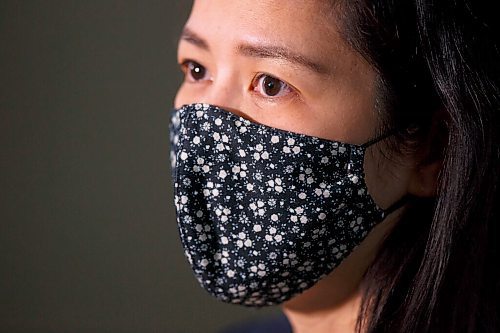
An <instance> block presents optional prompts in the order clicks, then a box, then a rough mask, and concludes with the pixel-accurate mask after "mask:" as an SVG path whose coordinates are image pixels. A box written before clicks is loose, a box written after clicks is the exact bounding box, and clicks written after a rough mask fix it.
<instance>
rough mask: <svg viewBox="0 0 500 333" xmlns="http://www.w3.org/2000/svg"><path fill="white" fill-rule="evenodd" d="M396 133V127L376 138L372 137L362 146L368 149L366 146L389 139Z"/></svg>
mask: <svg viewBox="0 0 500 333" xmlns="http://www.w3.org/2000/svg"><path fill="white" fill-rule="evenodd" d="M394 133H396V129H393V130H390V131H388V132H387V133H385V134H382V135H381V136H378V137H376V138H374V139H371V140H369V141H368V142H365V143H363V144H362V145H361V146H360V147H361V148H365V149H366V148H368V147H370V146H373V145H374V144H376V143H378V142H380V141H382V140H384V139H387V138H388V137H390V136H392V135H394Z"/></svg>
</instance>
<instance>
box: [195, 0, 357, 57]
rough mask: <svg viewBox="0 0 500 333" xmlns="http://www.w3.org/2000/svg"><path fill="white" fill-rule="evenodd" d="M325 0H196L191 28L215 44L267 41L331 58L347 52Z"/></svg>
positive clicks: (333, 16) (332, 11) (330, 8)
mask: <svg viewBox="0 0 500 333" xmlns="http://www.w3.org/2000/svg"><path fill="white" fill-rule="evenodd" d="M328 3H330V2H328V1H321V0H308V1H303V0H285V1H283V0H281V1H279V0H274V1H271V0H258V1H255V0H237V1H234V0H195V2H194V6H193V10H192V13H191V16H190V18H189V20H188V23H187V26H188V27H189V28H190V30H193V31H195V32H197V33H199V34H202V35H203V36H204V37H205V38H206V39H209V40H210V41H211V42H212V43H217V42H218V41H219V42H223V43H224V44H235V43H238V42H241V41H247V42H254V41H260V42H262V41H265V42H268V43H272V44H274V45H277V46H286V47H289V48H294V49H296V50H299V51H302V52H306V53H312V54H313V55H314V56H315V57H318V56H320V57H322V58H326V59H328V58H329V57H332V55H333V54H338V53H346V52H348V51H350V50H348V47H347V45H346V44H345V42H344V41H343V39H342V38H341V37H340V35H339V33H338V29H337V21H336V17H335V15H334V10H333V9H332V5H331V4H330V5H328Z"/></svg>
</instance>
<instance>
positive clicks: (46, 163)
mask: <svg viewBox="0 0 500 333" xmlns="http://www.w3.org/2000/svg"><path fill="white" fill-rule="evenodd" d="M189 7H190V1H185V0H181V1H169V0H163V1H142V0H137V1H132V0H121V1H118V0H116V1H109V0H93V1H92V0H87V1H84V0H80V1H72V0H64V1H63V0H59V1H54V0H46V1H37V0H23V1H14V0H10V1H4V0H0V147H1V148H0V332H9V333H14V332H216V331H217V329H218V328H220V327H224V326H226V325H227V324H228V323H232V322H235V321H239V320H241V319H243V318H247V319H248V318H255V317H260V316H264V315H267V314H269V313H272V312H273V311H276V309H267V310H253V309H246V308H242V307H238V306H232V305H226V304H222V303H219V302H218V301H216V300H215V299H212V298H211V296H209V295H208V294H207V293H206V292H205V291H203V289H201V287H199V285H198V283H197V282H196V280H195V279H194V277H193V276H192V273H191V270H190V268H189V266H188V264H187V260H186V259H185V257H184V255H183V251H182V247H181V244H180V241H179V237H178V233H177V227H176V222H175V213H174V207H173V198H172V187H171V180H170V169H169V167H170V166H169V160H168V156H169V141H168V138H169V137H168V115H169V110H170V108H171V106H172V103H173V96H174V94H175V90H176V89H177V87H178V85H179V83H180V81H181V75H180V71H179V70H178V66H177V64H176V57H175V55H176V44H177V35H178V33H179V32H180V29H181V28H182V24H183V23H184V21H185V19H186V18H187V15H188V11H189Z"/></svg>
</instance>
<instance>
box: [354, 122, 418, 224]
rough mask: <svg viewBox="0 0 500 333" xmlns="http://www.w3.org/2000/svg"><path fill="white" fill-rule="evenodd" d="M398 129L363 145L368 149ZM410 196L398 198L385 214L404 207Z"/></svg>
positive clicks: (384, 210)
mask: <svg viewBox="0 0 500 333" xmlns="http://www.w3.org/2000/svg"><path fill="white" fill-rule="evenodd" d="M396 131H397V130H396V129H392V130H390V131H388V132H387V133H385V134H382V135H381V136H379V137H376V138H374V139H371V140H369V141H368V142H366V143H364V144H362V145H361V147H362V148H364V149H366V148H368V147H370V146H373V145H374V144H376V143H378V142H380V141H382V140H384V139H387V138H388V137H390V136H392V135H394V134H395V133H396ZM410 197H411V195H409V194H405V195H403V196H402V197H401V198H400V199H398V200H397V201H396V202H394V203H393V204H392V205H391V206H389V207H388V208H387V209H383V212H384V216H388V215H390V214H392V213H394V211H396V210H398V209H399V208H401V207H403V206H404V205H405V204H406V203H407V202H408V201H409V200H410Z"/></svg>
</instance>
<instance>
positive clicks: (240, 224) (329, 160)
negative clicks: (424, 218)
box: [170, 104, 396, 306]
mask: <svg viewBox="0 0 500 333" xmlns="http://www.w3.org/2000/svg"><path fill="white" fill-rule="evenodd" d="M170 133H171V134H170V136H171V137H170V139H171V147H172V149H171V162H172V174H173V182H174V190H175V206H176V211H177V223H178V227H179V232H180V237H181V240H182V244H183V246H184V249H185V254H186V256H187V258H188V260H189V263H190V264H191V266H192V269H193V271H194V274H195V276H196V277H197V279H198V281H199V282H200V284H201V285H202V286H203V287H204V288H205V289H206V290H207V291H208V292H210V293H211V294H212V295H213V296H215V297H217V298H218V299H220V300H222V301H225V302H230V303H237V304H243V305H247V306H264V305H274V304H279V303H282V302H284V301H286V300H288V299H290V298H291V297H293V296H294V295H296V294H298V293H300V292H302V291H304V290H306V289H308V288H310V287H311V286H313V285H314V284H315V283H316V282H317V281H318V280H320V279H321V278H322V277H324V276H325V275H327V274H329V273H330V272H331V271H332V270H333V269H334V268H335V267H337V266H338V265H339V264H340V263H341V262H342V260H343V259H344V258H346V257H347V256H348V255H349V254H350V253H351V252H352V251H353V249H354V248H355V247H356V246H357V245H359V244H360V243H361V242H362V241H363V239H364V238H365V236H366V235H367V234H368V232H369V231H370V230H371V229H372V228H373V227H374V226H375V225H376V224H377V223H379V222H381V221H382V220H383V219H384V217H385V216H386V215H387V214H388V211H384V210H382V209H381V208H379V207H378V206H377V205H376V204H375V202H374V201H373V199H372V198H371V196H370V194H369V193H368V190H367V187H366V184H365V179H364V172H363V162H364V155H365V150H366V148H367V147H368V146H370V145H372V144H374V143H375V142H377V141H379V140H381V139H383V138H378V139H376V140H373V141H371V142H369V143H367V144H365V145H353V144H347V143H342V142H337V141H330V140H325V139H320V138H317V137H312V136H308V135H303V134H298V133H292V132H288V131H284V130H280V129H276V128H272V127H269V126H265V125H262V124H257V123H254V122H251V121H249V120H247V119H244V118H242V117H239V116H236V115H235V114H233V113H231V112H228V111H225V110H223V109H220V108H218V107H215V106H211V105H206V104H193V105H187V106H184V107H182V108H180V109H178V110H174V112H173V115H172V119H171V123H170ZM384 137H385V136H384ZM395 208H396V207H395V206H393V207H392V209H395ZM392 209H391V210H392Z"/></svg>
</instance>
